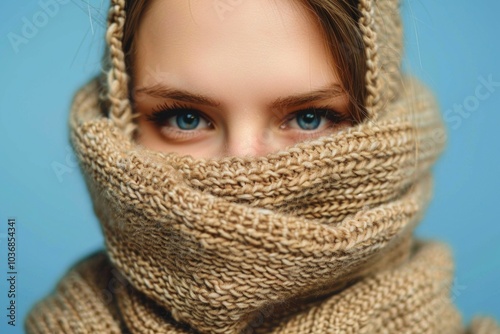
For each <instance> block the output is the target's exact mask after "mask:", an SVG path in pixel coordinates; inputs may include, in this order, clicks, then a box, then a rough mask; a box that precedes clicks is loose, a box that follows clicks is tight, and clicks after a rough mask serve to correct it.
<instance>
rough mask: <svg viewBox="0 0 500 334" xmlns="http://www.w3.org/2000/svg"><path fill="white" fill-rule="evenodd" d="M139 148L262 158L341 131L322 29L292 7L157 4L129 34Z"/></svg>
mask: <svg viewBox="0 0 500 334" xmlns="http://www.w3.org/2000/svg"><path fill="white" fill-rule="evenodd" d="M135 38H136V56H135V58H134V69H133V76H134V86H133V96H134V101H135V108H136V111H137V112H138V113H139V115H140V116H139V119H138V122H139V123H138V124H139V135H138V137H137V142H138V143H139V144H142V145H143V146H145V147H148V148H150V149H154V150H158V151H163V152H177V153H180V154H186V155H187V154H190V155H192V156H193V157H205V158H209V157H222V156H244V155H248V156H260V155H265V154H267V153H271V152H276V151H278V150H280V149H283V148H285V147H287V146H290V145H293V144H294V143H296V142H298V141H302V140H305V139H309V138H315V137H319V136H322V135H326V134H329V133H331V132H333V131H338V130H339V129H341V128H343V127H346V126H348V125H349V124H350V121H349V100H348V97H347V95H346V93H344V91H343V90H342V88H341V81H340V78H339V77H338V76H337V75H336V73H335V72H334V70H333V68H334V66H335V64H334V62H333V60H332V59H331V55H330V54H329V52H328V50H327V48H326V46H325V45H324V41H323V36H322V33H321V30H320V27H319V25H318V24H317V23H316V24H315V23H314V21H313V18H312V14H311V13H308V12H307V11H306V10H305V9H304V8H302V7H299V6H298V5H297V4H294V3H293V1H290V0H274V1H270V0H246V1H245V0H232V1H230V0H227V1H222V0H216V1H207V0H190V1H177V0H155V1H153V3H151V4H150V7H149V10H148V11H147V12H145V13H144V14H143V16H142V21H141V24H140V26H139V29H138V31H137V33H136V36H135Z"/></svg>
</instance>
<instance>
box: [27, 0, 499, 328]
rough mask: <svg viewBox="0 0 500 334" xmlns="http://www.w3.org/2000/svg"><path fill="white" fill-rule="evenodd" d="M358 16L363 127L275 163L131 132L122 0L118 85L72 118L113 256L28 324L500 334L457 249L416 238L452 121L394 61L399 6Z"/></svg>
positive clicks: (82, 269)
mask: <svg viewBox="0 0 500 334" xmlns="http://www.w3.org/2000/svg"><path fill="white" fill-rule="evenodd" d="M360 13H361V14H362V15H361V19H360V28H361V30H362V31H363V34H364V35H365V43H366V45H365V47H366V52H367V57H368V59H369V66H368V67H369V69H368V73H367V87H368V91H369V97H368V99H367V103H366V106H367V109H368V111H369V117H368V118H367V120H366V121H365V122H363V123H361V124H359V125H356V126H353V127H351V128H348V129H346V130H343V131H341V132H338V133H334V134H331V135H328V136H324V137H321V138H317V139H315V140H310V141H305V142H300V143H296V144H295V145H293V146H290V147H287V148H286V149H284V150H281V151H279V152H275V153H271V154H268V155H266V156H264V157H258V158H250V157H225V158H217V159H215V158H214V159H195V158H193V157H190V156H182V155H178V154H175V153H168V154H167V153H160V152H154V151H150V150H147V149H145V148H143V147H141V146H139V145H138V144H136V143H135V142H134V140H133V139H132V136H131V133H132V131H133V129H134V125H133V123H132V122H131V117H132V116H131V115H132V114H131V109H130V108H131V107H130V104H129V103H128V99H127V98H126V96H127V84H128V81H127V80H128V77H127V76H126V74H125V72H124V67H123V66H122V65H123V53H120V46H121V44H120V43H119V42H120V38H121V29H122V28H123V18H124V17H125V12H124V7H123V1H119V0H113V1H112V6H111V9H110V16H109V28H108V33H107V41H108V44H109V46H110V56H111V59H112V60H113V62H112V64H113V65H112V67H111V69H110V70H109V72H108V82H107V86H106V87H103V86H102V82H100V81H99V80H97V79H94V80H91V81H90V82H89V83H87V84H86V85H85V86H84V87H83V88H82V89H80V90H79V91H78V93H77V95H76V96H75V99H74V101H73V107H72V110H71V118H70V120H71V121H70V124H71V140H72V144H73V147H74V149H75V152H76V154H77V156H78V158H79V161H80V166H81V168H82V171H83V173H84V175H85V179H86V182H87V184H88V187H89V190H90V194H91V196H92V200H93V203H94V209H95V212H96V215H97V217H98V218H99V220H100V222H101V225H102V230H103V233H104V237H105V242H106V250H105V251H102V252H98V253H95V254H92V255H91V256H89V257H87V258H86V259H84V260H82V261H81V262H79V263H78V264H77V265H75V266H74V267H73V268H71V270H70V271H69V272H68V273H67V274H66V276H65V277H64V278H63V279H62V280H61V282H60V283H59V284H58V286H57V288H56V290H55V291H54V292H53V294H51V295H50V296H48V297H47V298H46V299H44V300H43V301H41V302H40V303H38V304H37V305H36V306H35V307H34V309H33V310H32V311H31V312H30V314H29V316H28V318H27V320H26V330H27V332H28V333H50V334H55V333H172V334H174V333H283V334H287V333H291V334H306V333H307V334H314V333H481V334H491V333H500V329H499V328H498V326H497V325H496V324H495V322H494V321H493V320H491V319H488V318H475V319H474V320H473V322H472V324H471V326H469V327H468V328H466V327H465V326H463V324H462V321H461V318H460V314H459V313H458V311H457V310H456V308H455V307H454V306H453V303H452V297H453V296H452V290H453V262H452V258H451V254H450V251H449V249H448V248H447V247H446V246H445V245H443V244H440V243H437V242H431V241H423V240H416V239H415V238H414V237H413V231H414V229H415V227H416V225H417V224H418V222H419V221H420V219H421V218H422V215H423V212H424V210H425V208H426V206H427V204H428V202H429V200H430V197H431V192H432V191H431V186H432V178H431V174H430V168H431V166H432V165H433V163H434V161H435V160H436V159H437V157H438V156H439V154H440V153H441V151H442V149H443V146H444V131H443V124H442V120H441V117H440V115H439V112H438V109H437V107H436V105H435V103H434V99H433V97H432V95H431V94H430V93H429V92H428V91H427V90H426V89H425V88H424V87H423V86H422V85H421V84H419V83H418V82H417V81H415V80H413V79H410V78H407V77H404V76H402V75H401V74H400V73H399V71H398V70H397V69H398V68H399V65H398V62H399V59H397V58H398V57H399V56H397V57H396V59H397V62H396V64H395V63H394V62H393V61H394V59H395V58H394V57H391V56H390V54H391V52H394V51H395V50H396V52H395V54H399V53H400V52H399V51H400V47H401V41H400V38H401V36H400V34H401V28H400V23H399V15H398V14H396V13H397V3H396V1H380V2H379V3H376V2H372V1H370V0H366V1H360ZM382 14H384V15H382ZM381 20H383V21H381ZM377 36H379V37H377ZM381 36H386V37H385V38H383V37H381ZM116 43H118V44H116ZM116 45H118V47H115V46H116ZM398 50H399V51H398ZM380 59H385V60H388V59H391V62H389V61H387V62H383V61H381V60H380ZM391 66H392V67H391ZM391 69H396V70H394V71H393V70H391ZM103 89H104V92H106V94H107V95H106V96H107V98H108V100H109V102H110V107H109V108H110V111H109V115H110V116H109V117H107V116H104V115H102V113H101V110H100V104H99V103H100V94H101V93H102V92H103Z"/></svg>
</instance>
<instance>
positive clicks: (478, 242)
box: [0, 0, 500, 333]
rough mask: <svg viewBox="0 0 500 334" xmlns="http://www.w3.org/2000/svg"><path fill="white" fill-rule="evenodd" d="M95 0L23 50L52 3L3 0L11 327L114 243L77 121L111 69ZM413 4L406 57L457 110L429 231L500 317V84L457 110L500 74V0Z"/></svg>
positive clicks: (482, 307)
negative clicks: (101, 221)
mask: <svg viewBox="0 0 500 334" xmlns="http://www.w3.org/2000/svg"><path fill="white" fill-rule="evenodd" d="M88 2H89V6H87V1H85V2H84V1H81V0H73V1H71V2H69V3H68V4H62V5H60V8H59V10H58V12H57V13H56V14H55V15H53V17H49V18H48V20H47V22H42V23H44V24H43V25H41V27H40V28H39V29H38V31H37V32H36V33H32V35H33V36H30V38H29V39H27V42H26V43H24V44H20V45H19V46H18V50H17V52H16V49H15V48H14V47H13V46H12V44H11V43H10V41H9V38H8V36H9V33H16V34H18V35H21V30H22V28H23V25H24V21H23V17H24V18H27V19H28V20H31V19H32V17H33V15H36V14H37V13H38V12H39V11H41V7H40V5H39V3H38V1H34V0H24V1H22V4H21V1H16V2H14V1H12V2H8V1H2V2H1V4H0V74H1V80H0V310H1V311H0V331H1V332H2V333H22V332H23V330H22V325H23V322H24V317H25V315H26V313H27V311H28V310H29V308H31V307H32V306H33V304H34V302H35V301H37V300H39V299H41V298H42V297H44V296H46V295H47V294H48V293H49V292H50V291H51V290H52V289H53V288H54V285H55V284H56V282H57V281H58V280H59V279H60V278H61V276H62V275H63V274H64V273H65V272H66V270H67V269H68V268H69V267H70V266H71V265H72V264H74V263H75V261H77V260H78V259H80V258H81V257H83V256H85V255H86V254H88V253H89V252H92V251H94V250H96V249H98V248H101V247H103V239H102V236H101V232H100V228H99V225H98V222H97V220H96V218H95V217H94V215H93V211H92V206H91V202H90V199H89V196H88V193H87V190H86V188H85V185H84V183H83V179H82V176H81V174H80V172H79V169H78V168H77V167H76V165H75V160H74V156H73V154H72V153H71V150H70V146H69V141H68V126H67V120H68V111H69V106H70V102H71V99H72V97H73V94H74V92H75V91H76V89H77V88H78V87H80V86H81V85H82V84H83V83H84V82H85V81H86V80H88V79H89V78H90V77H91V76H93V75H95V74H96V73H98V72H99V70H100V58H101V55H102V52H103V41H104V38H103V29H104V22H105V14H106V11H107V6H108V2H107V1H104V3H102V0H88ZM99 8H100V9H99ZM402 11H403V13H404V24H405V34H406V58H405V67H406V68H408V69H409V70H410V71H412V72H413V73H415V74H416V75H417V76H418V77H420V78H421V79H422V80H423V81H424V82H426V83H427V84H428V85H429V86H430V87H431V88H432V89H433V90H434V91H435V93H436V95H437V96H438V99H439V102H440V105H441V108H442V110H443V113H447V114H448V117H447V125H448V131H449V142H448V146H447V150H446V152H445V154H444V155H443V156H442V158H441V159H440V161H439V162H438V164H437V165H436V166H435V168H434V170H435V176H436V178H435V179H436V181H435V193H434V200H433V202H432V204H431V206H430V207H429V210H428V212H427V215H426V217H425V219H424V221H423V222H422V223H421V225H420V226H419V228H418V230H417V233H418V235H421V236H426V237H430V238H434V239H439V240H443V241H445V242H447V243H449V244H450V245H451V247H452V249H453V254H454V257H455V259H456V281H455V285H454V287H453V298H454V300H455V303H456V304H457V305H458V307H459V309H460V311H461V312H462V313H463V315H464V320H465V321H467V322H468V321H469V320H470V319H471V316H472V315H476V314H489V315H492V316H494V317H496V318H497V319H500V284H499V283H500V220H499V218H498V213H499V208H500V195H499V193H498V192H499V190H500V177H499V175H498V172H499V170H500V168H499V167H500V147H499V146H500V145H499V142H500V113H499V112H498V110H497V109H498V106H499V105H500V87H498V86H497V87H495V88H494V91H493V92H491V93H490V96H489V97H488V98H485V99H482V100H478V101H479V105H477V106H474V108H473V109H474V110H473V111H471V112H470V114H469V115H468V116H460V117H459V119H458V120H457V119H456V118H451V117H452V115H455V114H454V112H453V108H454V105H455V104H464V103H470V102H471V101H473V99H474V98H473V96H474V94H475V92H476V87H477V86H478V85H480V84H481V82H480V78H484V79H487V78H488V77H489V76H492V79H493V81H495V82H500V43H499V40H500V38H499V35H500V19H499V17H498V16H499V15H500V2H499V1H497V0H489V1H481V2H479V1H474V2H473V1H464V2H461V3H460V4H458V2H457V1H452V0H441V1H431V0H421V1H411V0H405V1H404V4H403V6H402ZM483 92H485V91H484V90H483ZM495 110H497V111H495ZM453 117H457V116H456V115H455V116H453ZM56 167H60V168H61V167H63V168H65V169H64V170H63V171H64V173H63V174H58V173H57V172H56V170H55V168H56ZM8 218H16V219H17V246H18V249H17V252H18V253H17V266H18V268H17V270H18V282H17V284H18V286H17V326H16V327H15V328H11V327H10V326H7V324H6V322H7V321H6V316H5V314H6V313H7V311H6V310H5V308H6V307H7V296H6V295H7V289H6V276H7V275H6V272H7V268H6V252H7V249H6V248H7V246H6V234H5V233H6V230H7V219H8Z"/></svg>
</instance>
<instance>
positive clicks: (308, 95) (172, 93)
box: [135, 83, 345, 109]
mask: <svg viewBox="0 0 500 334" xmlns="http://www.w3.org/2000/svg"><path fill="white" fill-rule="evenodd" d="M135 92H136V93H142V94H147V95H150V96H153V97H158V98H164V99H173V100H178V101H183V102H189V103H194V104H202V105H208V106H211V107H217V106H219V105H220V102H217V101H216V100H215V99H214V98H211V97H209V96H203V95H201V94H196V93H191V92H188V91H186V90H183V89H176V88H172V87H168V86H165V85H161V84H155V85H152V86H143V87H139V88H137V89H136V90H135ZM344 93H345V92H344V90H343V89H342V87H341V86H340V85H339V84H337V83H332V84H330V85H327V86H326V87H323V88H320V89H317V90H313V91H310V92H305V93H300V94H295V95H290V96H286V97H278V98H277V99H275V100H274V101H273V102H271V103H270V104H269V107H270V108H276V109H283V108H293V107H298V106H300V105H303V104H306V103H311V102H315V101H321V100H326V99H329V98H334V97H337V96H340V95H342V94H344Z"/></svg>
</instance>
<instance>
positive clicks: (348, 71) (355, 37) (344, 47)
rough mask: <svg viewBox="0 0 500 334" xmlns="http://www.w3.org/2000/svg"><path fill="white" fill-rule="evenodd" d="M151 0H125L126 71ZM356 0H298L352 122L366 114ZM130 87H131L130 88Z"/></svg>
mask: <svg viewBox="0 0 500 334" xmlns="http://www.w3.org/2000/svg"><path fill="white" fill-rule="evenodd" d="M152 1H153V0H127V1H126V5H125V11H126V13H127V17H126V20H125V25H124V28H123V52H124V54H125V64H126V66H127V69H128V73H129V74H131V73H132V68H133V66H134V64H133V58H134V57H133V55H134V52H135V50H136V49H135V39H134V33H135V32H136V31H137V29H138V27H139V24H140V19H141V17H142V16H143V14H144V13H145V11H146V10H147V9H148V6H149V5H150V3H151V2H152ZM357 3H358V0H300V1H299V4H302V5H305V9H306V10H309V11H311V12H312V13H313V14H314V16H315V17H316V18H317V20H318V23H319V24H320V27H321V28H322V30H323V33H324V35H325V45H326V47H327V48H328V50H329V51H330V53H331V54H332V57H333V59H334V60H335V62H336V64H337V68H335V69H334V70H335V71H336V73H338V75H339V77H340V79H341V81H342V84H343V86H344V89H345V90H346V92H347V93H348V96H349V99H350V107H351V108H350V109H351V117H352V120H353V122H354V123H359V122H361V121H362V120H363V119H364V118H365V116H366V110H365V107H364V102H365V99H366V95H367V90H366V85H365V73H366V56H365V50H364V44H363V39H362V34H361V31H360V29H359V27H358V23H357V22H358V19H359V12H358V8H357ZM129 91H132V90H129Z"/></svg>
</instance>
